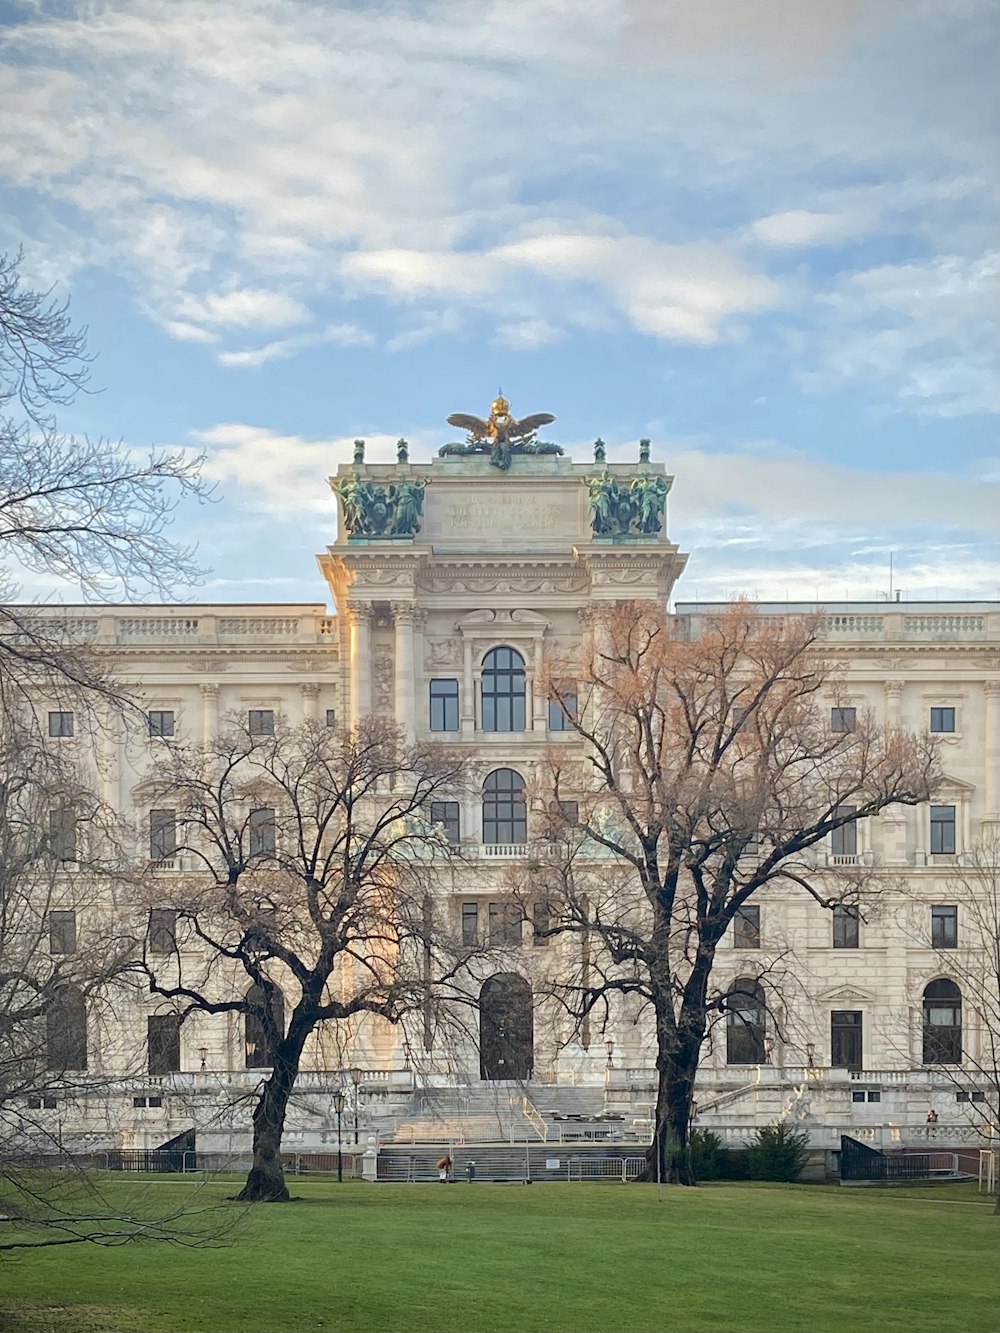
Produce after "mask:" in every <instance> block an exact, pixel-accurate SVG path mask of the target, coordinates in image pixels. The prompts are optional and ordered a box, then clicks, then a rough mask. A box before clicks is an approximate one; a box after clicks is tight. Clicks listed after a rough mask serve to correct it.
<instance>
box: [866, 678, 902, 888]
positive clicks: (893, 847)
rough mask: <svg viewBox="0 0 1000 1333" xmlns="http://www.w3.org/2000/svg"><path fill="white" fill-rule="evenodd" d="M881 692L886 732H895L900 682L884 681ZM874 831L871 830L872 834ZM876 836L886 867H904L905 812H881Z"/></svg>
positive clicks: (891, 809) (894, 807)
mask: <svg viewBox="0 0 1000 1333" xmlns="http://www.w3.org/2000/svg"><path fill="white" fill-rule="evenodd" d="M882 692H883V694H884V695H885V726H886V730H887V731H895V730H897V729H898V727H899V722H900V704H901V701H902V695H903V682H902V681H901V680H884V681H883V682H882ZM874 832H875V830H873V833H874ZM877 834H878V836H879V838H880V841H881V844H882V845H881V847H879V846H876V847H875V851H876V852H878V853H879V855H880V856H881V859H882V860H883V861H885V862H886V864H887V865H905V863H906V812H905V810H904V809H903V808H902V807H901V806H898V805H891V806H889V807H888V808H887V809H886V810H884V811H883V812H882V814H881V815H880V816H879V820H878V829H877Z"/></svg>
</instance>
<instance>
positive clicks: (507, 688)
mask: <svg viewBox="0 0 1000 1333" xmlns="http://www.w3.org/2000/svg"><path fill="white" fill-rule="evenodd" d="M524 696H525V685H524V658H523V657H522V656H521V654H520V653H519V652H517V651H516V649H514V648H493V649H491V651H490V652H488V653H487V654H486V656H485V657H484V658H483V684H482V705H483V706H482V727H483V731H523V730H524Z"/></svg>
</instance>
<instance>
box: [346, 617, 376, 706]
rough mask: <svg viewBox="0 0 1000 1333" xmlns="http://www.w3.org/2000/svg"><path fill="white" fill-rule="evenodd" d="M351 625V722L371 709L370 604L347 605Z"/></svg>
mask: <svg viewBox="0 0 1000 1333" xmlns="http://www.w3.org/2000/svg"><path fill="white" fill-rule="evenodd" d="M347 615H348V619H349V620H350V625H351V723H352V725H353V724H354V723H357V722H358V721H359V720H360V719H361V718H363V717H368V716H369V715H370V713H371V711H372V656H371V654H372V634H371V605H370V604H369V603H368V602H354V603H351V604H349V605H348V607H347Z"/></svg>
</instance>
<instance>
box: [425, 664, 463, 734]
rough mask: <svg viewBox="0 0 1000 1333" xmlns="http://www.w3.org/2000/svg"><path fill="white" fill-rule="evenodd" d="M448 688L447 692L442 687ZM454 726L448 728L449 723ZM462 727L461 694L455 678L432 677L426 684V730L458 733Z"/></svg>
mask: <svg viewBox="0 0 1000 1333" xmlns="http://www.w3.org/2000/svg"><path fill="white" fill-rule="evenodd" d="M444 686H448V687H449V688H448V689H447V690H445V689H443V688H442V687H444ZM452 721H453V722H454V726H448V725H447V724H448V723H449V722H452ZM461 727H462V714H461V694H460V691H459V685H458V677H457V676H432V677H431V678H430V680H429V681H428V682H427V729H428V730H429V731H460V730H461Z"/></svg>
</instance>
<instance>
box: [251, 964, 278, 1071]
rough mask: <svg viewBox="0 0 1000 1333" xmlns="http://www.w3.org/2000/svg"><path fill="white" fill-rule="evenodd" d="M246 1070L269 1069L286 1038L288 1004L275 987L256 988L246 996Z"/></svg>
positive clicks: (252, 988) (254, 986)
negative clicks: (286, 1006)
mask: <svg viewBox="0 0 1000 1333" xmlns="http://www.w3.org/2000/svg"><path fill="white" fill-rule="evenodd" d="M246 1002H247V1013H246V1066H247V1069H270V1068H271V1066H272V1065H273V1064H274V1056H275V1052H276V1050H277V1047H278V1042H279V1041H280V1040H281V1038H282V1037H283V1036H284V1035H285V1002H284V998H283V997H282V994H281V991H280V990H279V989H278V987H277V986H275V985H274V984H273V983H271V982H268V983H267V984H266V986H257V985H253V986H251V987H250V989H249V990H248V991H247V994H246Z"/></svg>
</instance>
